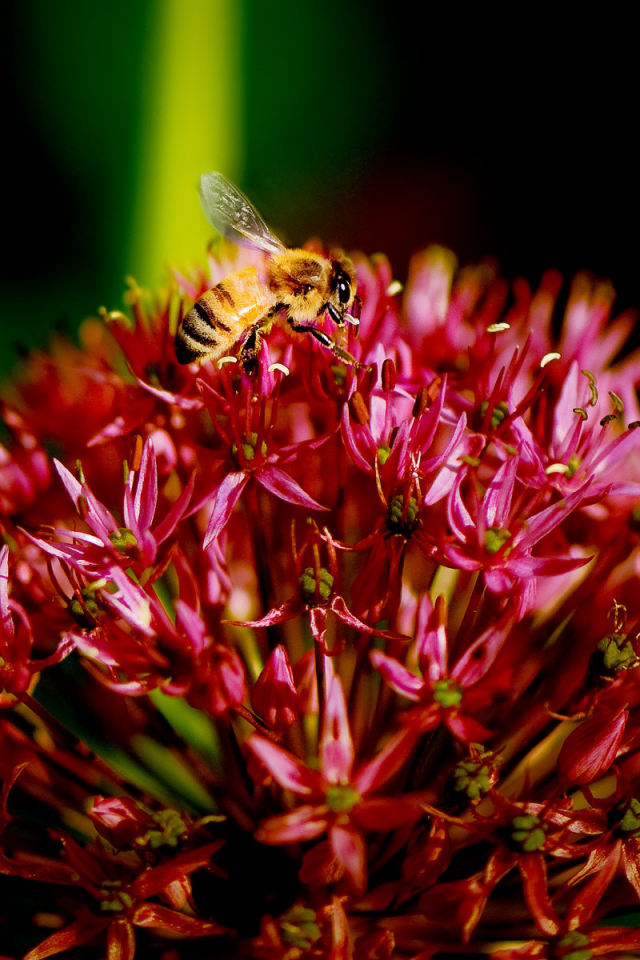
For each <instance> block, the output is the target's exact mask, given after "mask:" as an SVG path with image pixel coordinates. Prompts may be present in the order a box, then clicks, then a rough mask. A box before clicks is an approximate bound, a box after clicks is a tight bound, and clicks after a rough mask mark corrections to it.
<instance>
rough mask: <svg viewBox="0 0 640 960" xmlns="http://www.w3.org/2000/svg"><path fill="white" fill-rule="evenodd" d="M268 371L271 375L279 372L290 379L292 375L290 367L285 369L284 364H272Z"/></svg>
mask: <svg viewBox="0 0 640 960" xmlns="http://www.w3.org/2000/svg"><path fill="white" fill-rule="evenodd" d="M268 369H269V373H273V372H274V370H279V371H280V373H283V374H284V375H285V377H288V376H289V374H290V373H291V371H290V370H289V367H285V365H284V363H272V364H271V366H270V367H269V368H268Z"/></svg>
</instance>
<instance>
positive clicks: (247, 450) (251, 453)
mask: <svg viewBox="0 0 640 960" xmlns="http://www.w3.org/2000/svg"><path fill="white" fill-rule="evenodd" d="M257 445H258V434H257V433H255V432H253V433H250V434H245V436H244V440H243V441H242V455H243V457H244V459H245V460H246V461H247V462H249V461H251V460H253V459H254V457H255V455H256V447H257ZM231 452H232V453H233V454H234V455H235V454H237V452H238V447H237V445H236V444H235V443H234V444H233V446H232V447H231ZM260 453H261V454H262V456H263V457H264V456H266V454H267V445H266V443H265V442H264V440H263V441H262V443H261V444H260Z"/></svg>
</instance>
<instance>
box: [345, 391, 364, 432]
mask: <svg viewBox="0 0 640 960" xmlns="http://www.w3.org/2000/svg"><path fill="white" fill-rule="evenodd" d="M349 412H350V414H351V419H352V420H355V422H356V423H359V424H360V426H362V427H364V426H365V425H366V424H367V423H369V411H368V410H367V405H366V403H365V402H364V398H363V396H362V394H361V393H360V392H359V391H358V390H356V391H355V393H354V394H352V396H351V397H350V398H349Z"/></svg>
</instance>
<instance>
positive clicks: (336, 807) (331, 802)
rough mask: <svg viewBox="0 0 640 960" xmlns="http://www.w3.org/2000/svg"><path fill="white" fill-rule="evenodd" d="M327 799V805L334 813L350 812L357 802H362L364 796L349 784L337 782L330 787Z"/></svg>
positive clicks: (326, 794)
mask: <svg viewBox="0 0 640 960" xmlns="http://www.w3.org/2000/svg"><path fill="white" fill-rule="evenodd" d="M325 799H326V801H327V806H328V807H329V809H330V810H333V812H334V813H349V812H350V811H351V810H353V808H354V807H355V806H356V804H357V803H360V800H361V799H362V797H361V796H360V794H359V793H358V791H357V790H354V788H353V787H350V786H349V785H348V784H341V783H337V784H334V785H333V786H331V787H328V789H327V792H326V793H325Z"/></svg>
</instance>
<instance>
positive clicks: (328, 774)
mask: <svg viewBox="0 0 640 960" xmlns="http://www.w3.org/2000/svg"><path fill="white" fill-rule="evenodd" d="M320 758H321V764H322V776H323V778H324V779H325V780H326V781H328V782H329V783H348V782H349V779H350V778H351V768H352V766H353V758H354V748H353V740H352V739H351V730H350V729H349V718H348V716H347V704H346V702H345V699H344V691H343V689H342V683H341V682H340V680H339V679H338V678H337V677H334V678H333V679H332V680H331V684H330V687H329V693H328V696H327V702H326V706H325V714H324V724H323V727H322V738H321V740H320Z"/></svg>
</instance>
